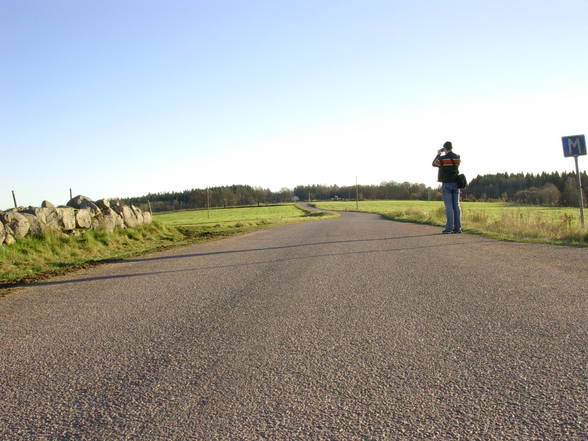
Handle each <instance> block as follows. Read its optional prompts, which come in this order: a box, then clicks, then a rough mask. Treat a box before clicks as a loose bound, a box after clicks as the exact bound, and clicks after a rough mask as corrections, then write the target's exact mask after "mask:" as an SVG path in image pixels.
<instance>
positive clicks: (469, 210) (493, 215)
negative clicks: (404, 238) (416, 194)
mask: <svg viewBox="0 0 588 441" xmlns="http://www.w3.org/2000/svg"><path fill="white" fill-rule="evenodd" d="M316 205H317V207H320V208H324V209H329V210H349V211H355V210H356V203H355V202H317V203H316ZM461 207H462V224H463V229H464V231H466V232H471V233H477V234H483V235H486V236H489V237H493V238H496V239H501V240H513V241H521V242H538V243H551V244H558V245H574V246H588V229H584V230H583V229H582V228H581V227H580V221H579V209H577V208H567V207H564V208H561V207H539V206H528V205H516V204H512V203H507V202H462V204H461ZM359 210H360V211H366V212H370V213H378V214H382V215H384V216H386V217H388V218H390V219H393V220H399V221H407V222H417V223H424V224H429V225H438V226H443V225H445V209H444V207H443V202H441V201H430V202H428V201H361V202H359Z"/></svg>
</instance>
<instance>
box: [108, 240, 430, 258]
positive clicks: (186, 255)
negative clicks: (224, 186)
mask: <svg viewBox="0 0 588 441" xmlns="http://www.w3.org/2000/svg"><path fill="white" fill-rule="evenodd" d="M430 236H440V234H421V235H415V236H395V237H382V238H375V239H349V240H333V241H325V242H310V243H299V244H294V245H281V246H279V247H266V248H248V249H243V250H227V251H210V252H207V253H190V254H178V255H174V256H159V257H145V258H137V259H117V260H114V261H112V262H110V263H126V262H149V261H151V260H167V259H184V258H187V257H202V256H215V255H219V254H236V253H253V252H256V251H272V250H281V249H286V248H302V247H312V246H320V245H333V244H343V243H357V242H374V241H385V240H399V239H412V238H419V237H430Z"/></svg>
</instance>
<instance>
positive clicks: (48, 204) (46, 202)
mask: <svg viewBox="0 0 588 441" xmlns="http://www.w3.org/2000/svg"><path fill="white" fill-rule="evenodd" d="M41 208H55V205H53V204H52V203H51V202H49V201H43V202H41Z"/></svg>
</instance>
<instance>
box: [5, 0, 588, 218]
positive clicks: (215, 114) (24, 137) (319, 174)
mask: <svg viewBox="0 0 588 441" xmlns="http://www.w3.org/2000/svg"><path fill="white" fill-rule="evenodd" d="M587 22H588V2H587V1H586V0H581V1H580V0H578V1H567V0H560V1H557V2H556V1H544V0H533V1H526V0H525V1H517V0H510V1H503V0H497V1H484V2H481V1H419V0H415V1H402V0H401V1H390V0H388V1H373V0H362V1H349V0H330V1H325V0H312V1H306V0H298V1H288V0H284V1H274V0H271V1H270V0H267V1H261V0H242V1H236V0H209V1H198V0H191V1H187V0H186V1H184V0H182V1H179V0H165V1H164V0H159V1H155V0H100V1H89V0H86V1H84V0H51V1H48V0H42V1H32V0H12V1H8V0H0V51H1V57H2V65H1V67H0V100H1V103H2V105H1V106H0V146H1V150H0V151H1V159H0V161H1V162H0V163H1V172H0V173H1V174H0V208H9V207H10V206H12V197H11V194H10V190H15V191H16V194H17V196H18V202H19V204H20V205H29V204H33V205H38V204H39V203H40V202H41V201H42V200H43V199H48V200H51V201H53V202H54V203H58V204H60V203H65V202H66V201H67V197H68V192H69V188H70V187H72V188H73V191H74V194H79V193H81V194H85V195H88V196H90V197H92V198H95V199H98V198H102V197H116V196H133V195H142V194H145V193H148V192H160V191H175V190H179V191H181V190H185V189H188V188H198V187H200V188H204V187H206V186H208V185H210V186H213V185H225V184H227V185H230V184H237V183H241V184H250V185H255V186H263V187H269V188H272V189H274V190H277V189H279V188H281V187H293V186H295V185H297V184H311V183H321V184H340V185H346V184H351V183H354V181H355V176H358V178H359V181H360V183H366V184H377V183H380V182H382V181H389V180H395V181H405V180H408V181H411V182H423V183H426V184H428V185H435V184H436V183H435V179H436V173H435V170H434V169H433V168H432V167H431V165H430V164H431V161H432V160H433V157H434V156H435V152H436V150H437V149H438V148H440V146H441V144H442V143H443V142H444V141H445V140H452V141H453V142H454V146H455V151H456V152H457V153H459V154H461V155H462V161H463V167H462V169H463V171H464V172H465V173H466V175H468V177H470V178H471V177H474V176H475V175H477V174H483V173H494V172H499V171H509V172H517V171H529V172H535V173H536V172H541V171H555V170H560V171H564V170H572V169H573V161H572V160H571V159H564V158H563V154H562V147H561V139H560V138H561V136H564V135H575V134H581V133H586V132H588V110H587V105H588V81H587V80H588V56H587V53H586V51H587V49H586V48H587V47H588V25H587ZM586 161H587V159H586V158H581V161H580V163H581V165H583V166H584V167H585V166H586V164H588V162H586Z"/></svg>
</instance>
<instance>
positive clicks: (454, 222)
mask: <svg viewBox="0 0 588 441" xmlns="http://www.w3.org/2000/svg"><path fill="white" fill-rule="evenodd" d="M460 163H461V161H460V159H459V155H456V154H455V153H453V145H452V144H451V142H449V141H447V142H446V143H445V144H443V148H442V149H441V150H439V151H438V152H437V156H436V157H435V160H434V161H433V167H439V174H438V177H437V180H438V181H439V182H441V183H442V185H441V189H442V190H443V202H444V203H445V215H446V217H447V223H446V224H445V229H444V230H443V234H451V233H461V209H460V206H459V188H457V175H459V165H460Z"/></svg>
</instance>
